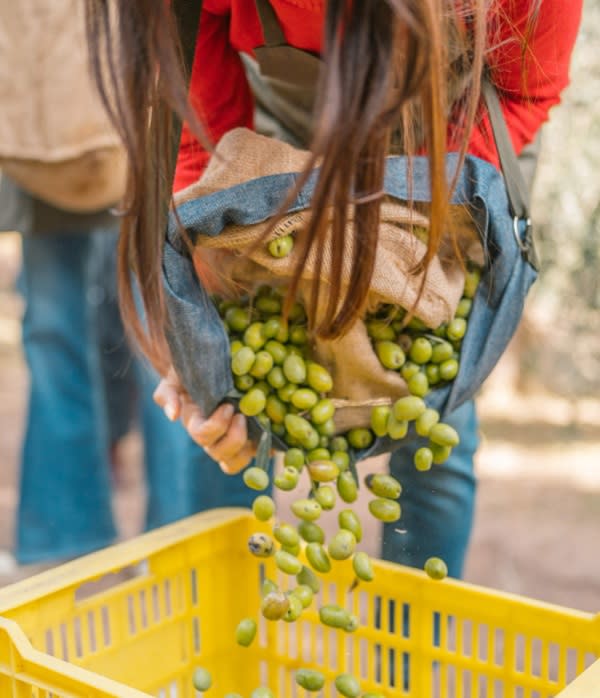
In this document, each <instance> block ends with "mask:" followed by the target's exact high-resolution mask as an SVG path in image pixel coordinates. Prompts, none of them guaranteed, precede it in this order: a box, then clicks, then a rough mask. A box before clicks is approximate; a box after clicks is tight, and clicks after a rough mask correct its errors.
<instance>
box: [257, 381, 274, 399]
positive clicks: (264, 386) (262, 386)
mask: <svg viewBox="0 0 600 698" xmlns="http://www.w3.org/2000/svg"><path fill="white" fill-rule="evenodd" d="M253 388H254V390H260V392H261V393H262V394H263V395H264V396H265V400H266V399H267V397H268V396H269V395H270V394H271V386H270V385H269V384H268V383H267V381H263V380H260V381H256V383H255V384H254V386H253Z"/></svg>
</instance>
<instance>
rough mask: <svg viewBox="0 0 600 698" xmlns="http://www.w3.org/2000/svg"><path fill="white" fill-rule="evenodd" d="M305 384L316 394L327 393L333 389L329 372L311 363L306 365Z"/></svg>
mask: <svg viewBox="0 0 600 698" xmlns="http://www.w3.org/2000/svg"><path fill="white" fill-rule="evenodd" d="M306 382H307V383H308V385H309V386H310V387H311V388H312V389H313V390H316V391H317V393H328V392H329V391H330V390H331V389H332V388H333V379H332V378H331V375H330V373H329V371H327V369H326V368H323V366H320V365H319V364H316V363H313V362H310V363H309V364H308V367H307V370H306Z"/></svg>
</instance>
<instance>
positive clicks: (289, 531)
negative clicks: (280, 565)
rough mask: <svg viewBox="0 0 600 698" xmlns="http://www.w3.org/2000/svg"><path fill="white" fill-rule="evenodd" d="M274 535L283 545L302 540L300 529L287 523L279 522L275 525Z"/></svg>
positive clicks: (295, 543) (294, 543) (293, 543)
mask: <svg viewBox="0 0 600 698" xmlns="http://www.w3.org/2000/svg"><path fill="white" fill-rule="evenodd" d="M273 537H274V538H275V540H276V541H277V542H278V543H281V545H297V544H298V543H299V542H300V536H299V535H298V531H296V529H295V528H294V527H293V526H290V524H286V523H279V524H276V525H275V526H274V527H273Z"/></svg>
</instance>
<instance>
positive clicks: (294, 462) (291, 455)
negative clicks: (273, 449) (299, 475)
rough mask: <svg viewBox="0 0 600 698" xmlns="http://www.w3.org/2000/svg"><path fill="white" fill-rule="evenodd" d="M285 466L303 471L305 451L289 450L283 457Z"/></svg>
mask: <svg viewBox="0 0 600 698" xmlns="http://www.w3.org/2000/svg"><path fill="white" fill-rule="evenodd" d="M283 463H284V465H289V466H291V467H292V468H296V470H302V468H303V467H304V451H301V450H300V449H299V448H288V450H287V451H286V452H285V456H284V457H283Z"/></svg>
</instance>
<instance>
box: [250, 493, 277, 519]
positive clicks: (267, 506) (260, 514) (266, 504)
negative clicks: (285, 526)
mask: <svg viewBox="0 0 600 698" xmlns="http://www.w3.org/2000/svg"><path fill="white" fill-rule="evenodd" d="M252 513H253V514H254V516H256V518H257V519H258V520H259V521H268V520H269V519H270V518H271V517H272V516H273V514H274V513H275V502H274V501H273V500H272V499H271V497H269V496H267V495H266V494H261V495H260V496H259V497H257V498H256V499H255V500H254V501H253V502H252Z"/></svg>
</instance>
